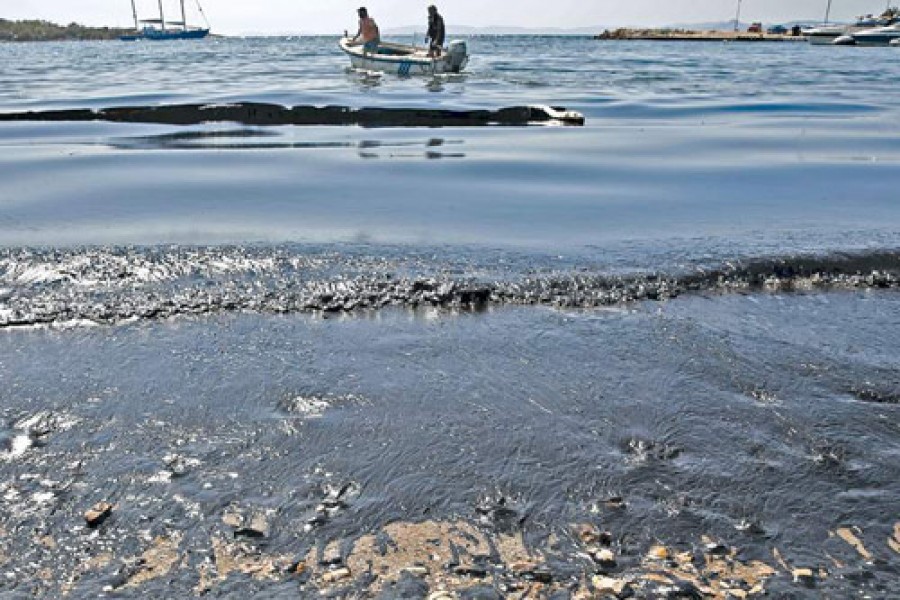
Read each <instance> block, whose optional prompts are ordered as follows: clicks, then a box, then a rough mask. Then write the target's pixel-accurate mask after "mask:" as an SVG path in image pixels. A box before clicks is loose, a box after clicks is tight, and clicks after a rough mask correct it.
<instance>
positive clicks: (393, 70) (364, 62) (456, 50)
mask: <svg viewBox="0 0 900 600" xmlns="http://www.w3.org/2000/svg"><path fill="white" fill-rule="evenodd" d="M350 42H351V39H350V38H343V39H342V40H341V41H340V42H339V44H340V47H341V50H343V51H344V54H346V55H347V56H349V57H350V64H351V66H352V67H353V68H354V69H359V70H362V71H378V72H382V73H389V74H392V75H400V76H401V77H405V76H408V75H440V74H442V73H460V72H461V71H462V70H463V69H465V68H466V65H467V64H468V63H469V48H468V45H467V44H466V43H465V42H463V41H454V42H450V45H449V46H448V47H447V50H446V51H445V52H444V53H443V54H442V55H441V56H440V57H438V58H431V57H429V56H428V50H427V49H425V48H417V47H416V46H407V45H406V44H395V43H392V42H381V43H380V44H379V45H378V50H377V51H376V52H374V53H373V52H366V51H365V49H364V48H363V46H356V45H351V43H350Z"/></svg>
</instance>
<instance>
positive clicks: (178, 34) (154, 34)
mask: <svg viewBox="0 0 900 600" xmlns="http://www.w3.org/2000/svg"><path fill="white" fill-rule="evenodd" d="M208 35H209V29H188V30H184V31H182V30H177V31H170V30H166V31H163V30H161V29H145V30H144V31H142V32H140V33H136V34H134V35H123V36H121V37H120V38H119V39H120V40H122V41H123V42H138V41H142V40H148V41H151V42H169V41H174V40H202V39H203V38H205V37H206V36H208Z"/></svg>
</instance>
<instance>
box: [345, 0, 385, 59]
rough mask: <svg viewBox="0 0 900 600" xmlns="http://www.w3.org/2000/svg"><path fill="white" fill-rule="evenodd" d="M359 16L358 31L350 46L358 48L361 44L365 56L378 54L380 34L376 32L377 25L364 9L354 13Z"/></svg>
mask: <svg viewBox="0 0 900 600" xmlns="http://www.w3.org/2000/svg"><path fill="white" fill-rule="evenodd" d="M356 12H357V13H358V14H359V31H358V32H357V33H356V36H355V37H354V38H353V39H352V40H351V41H350V45H351V46H359V45H360V44H362V47H363V51H364V52H365V53H367V54H375V53H377V52H378V44H379V43H380V42H381V33H380V32H379V31H378V25H377V24H376V23H375V19H373V18H372V17H370V16H369V11H368V10H367V9H366V7H364V6H363V7H362V8H360V9H359V10H358V11H356Z"/></svg>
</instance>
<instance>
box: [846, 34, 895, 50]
mask: <svg viewBox="0 0 900 600" xmlns="http://www.w3.org/2000/svg"><path fill="white" fill-rule="evenodd" d="M853 40H854V41H855V42H856V45H857V46H863V47H869V48H875V47H884V46H890V45H891V44H893V43H894V42H895V41H897V40H900V31H898V32H895V33H892V34H891V33H885V34H870V35H859V34H857V35H854V36H853Z"/></svg>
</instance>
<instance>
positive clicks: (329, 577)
mask: <svg viewBox="0 0 900 600" xmlns="http://www.w3.org/2000/svg"><path fill="white" fill-rule="evenodd" d="M349 577H350V569H348V568H347V567H341V568H340V569H334V570H333V571H326V572H325V574H324V575H322V581H324V582H325V583H335V582H337V581H342V580H344V579H348V578H349Z"/></svg>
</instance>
